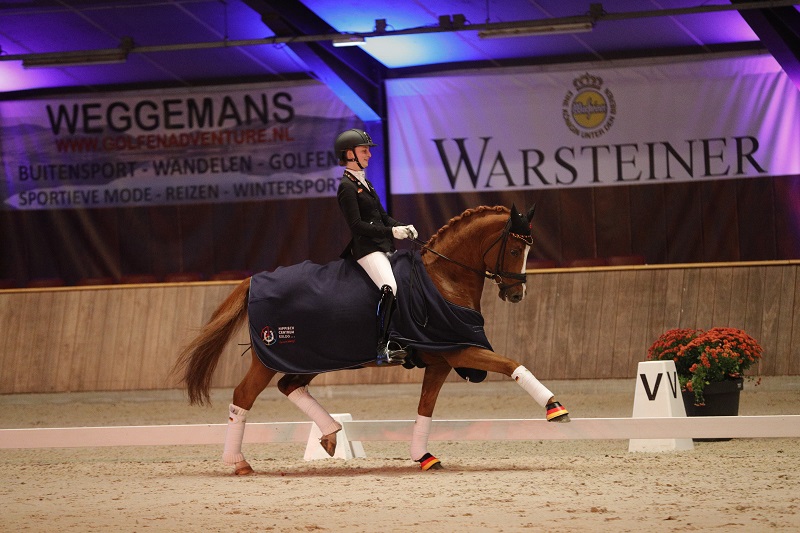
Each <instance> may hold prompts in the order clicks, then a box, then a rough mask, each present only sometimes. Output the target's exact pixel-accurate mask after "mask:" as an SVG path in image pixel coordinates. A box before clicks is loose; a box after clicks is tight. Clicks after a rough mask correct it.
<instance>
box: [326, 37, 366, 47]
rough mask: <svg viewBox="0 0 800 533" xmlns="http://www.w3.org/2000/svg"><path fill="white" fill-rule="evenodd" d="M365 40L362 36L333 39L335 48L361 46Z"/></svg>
mask: <svg viewBox="0 0 800 533" xmlns="http://www.w3.org/2000/svg"><path fill="white" fill-rule="evenodd" d="M364 42H365V39H364V37H362V36H361V35H342V36H341V37H336V38H334V39H333V46H336V47H341V46H361V45H362V44H364Z"/></svg>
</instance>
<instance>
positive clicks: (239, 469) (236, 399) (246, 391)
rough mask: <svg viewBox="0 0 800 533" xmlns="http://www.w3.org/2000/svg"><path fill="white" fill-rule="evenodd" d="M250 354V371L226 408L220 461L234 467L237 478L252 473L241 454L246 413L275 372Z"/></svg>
mask: <svg viewBox="0 0 800 533" xmlns="http://www.w3.org/2000/svg"><path fill="white" fill-rule="evenodd" d="M251 352H252V359H251V360H250V369H249V370H248V371H247V375H245V377H244V379H242V381H241V383H239V385H237V386H236V388H235V389H234V390H233V403H231V404H230V406H228V430H227V432H226V433H225V448H224V449H223V451H222V460H223V461H225V463H226V464H230V465H234V467H233V468H234V473H235V474H236V475H237V476H246V475H249V474H252V473H253V469H252V468H251V467H250V464H249V463H248V462H247V461H246V460H245V458H244V454H243V453H242V439H243V438H244V428H245V424H246V422H247V413H248V411H249V410H250V409H252V407H253V404H254V403H255V401H256V398H258V395H259V394H261V393H262V392H263V391H264V389H265V388H266V387H267V385H269V382H270V381H271V380H272V378H273V376H275V371H274V370H270V369H269V368H267V367H265V366H264V365H262V364H261V361H259V359H258V357H256V355H255V352H254V351H253V350H251Z"/></svg>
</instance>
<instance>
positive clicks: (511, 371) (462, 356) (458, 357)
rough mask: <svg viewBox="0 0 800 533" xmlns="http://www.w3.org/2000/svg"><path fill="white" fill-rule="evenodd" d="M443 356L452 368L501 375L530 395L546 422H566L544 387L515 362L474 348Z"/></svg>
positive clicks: (566, 415)
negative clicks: (477, 370)
mask: <svg viewBox="0 0 800 533" xmlns="http://www.w3.org/2000/svg"><path fill="white" fill-rule="evenodd" d="M444 357H445V358H446V359H447V362H448V363H450V365H451V366H453V367H454V368H457V367H465V368H477V369H479V370H486V371H487V372H498V373H500V374H505V375H506V376H508V377H510V378H511V379H513V380H514V381H516V382H517V383H518V384H519V386H520V387H522V389H523V390H524V391H525V392H527V393H528V394H530V395H531V397H532V398H533V399H534V401H535V402H536V403H538V404H539V405H541V406H542V407H544V408H545V411H546V418H547V421H548V422H569V411H567V409H566V408H565V407H564V406H563V405H561V403H560V402H559V401H558V400H557V399H556V397H555V396H554V395H553V393H552V392H550V390H549V389H548V388H547V387H545V386H544V385H542V383H541V382H540V381H539V380H538V379H536V376H534V375H533V374H532V373H531V371H530V370H528V369H527V368H525V367H524V366H522V365H521V364H520V363H519V362H517V361H514V360H513V359H509V358H508V357H503V356H502V355H499V354H497V353H495V352H493V351H491V350H486V349H484V348H477V347H470V348H466V349H464V350H460V351H458V352H447V353H446V354H444Z"/></svg>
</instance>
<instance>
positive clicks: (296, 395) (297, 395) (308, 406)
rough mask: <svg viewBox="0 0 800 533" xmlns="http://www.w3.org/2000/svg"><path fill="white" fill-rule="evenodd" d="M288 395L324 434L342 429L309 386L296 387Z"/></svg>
mask: <svg viewBox="0 0 800 533" xmlns="http://www.w3.org/2000/svg"><path fill="white" fill-rule="evenodd" d="M286 397H287V398H289V400H290V401H291V402H292V403H293V404H295V405H296V406H297V407H298V408H300V410H301V411H303V412H304V413H305V414H306V415H307V416H308V418H310V419H311V420H312V421H313V422H314V423H315V424H316V425H317V427H318V428H319V430H320V431H321V432H322V434H323V435H330V434H331V433H336V432H337V431H339V430H340V429H342V426H341V424H339V422H337V421H336V420H334V419H333V417H332V416H331V415H330V414H329V413H328V411H326V410H325V408H324V407H322V406H321V405H320V404H319V403H318V402H317V400H315V399H314V397H313V396H311V395H310V394H309V393H308V387H300V388H298V389H295V390H293V391H292V392H291V394H289V395H288V396H286Z"/></svg>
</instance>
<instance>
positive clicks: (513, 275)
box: [411, 219, 533, 290]
mask: <svg viewBox="0 0 800 533" xmlns="http://www.w3.org/2000/svg"><path fill="white" fill-rule="evenodd" d="M510 237H514V238H515V239H519V240H521V241H522V242H524V243H525V244H527V245H528V246H533V237H531V236H530V235H520V234H519V233H513V232H511V219H509V220H508V222H506V226H505V228H503V232H502V233H501V234H500V236H498V237H497V239H495V241H494V242H493V243H492V245H491V246H489V247H488V248H487V249H486V251H485V252H483V260H484V264H485V263H486V255H487V254H488V253H489V252H490V251H491V250H492V248H494V247H495V246H497V245H498V244H500V252H499V253H498V254H497V261H496V262H495V265H494V271H491V270H483V271H481V270H478V269H477V268H472V267H471V266H469V265H465V264H464V263H462V262H460V261H456V260H455V259H452V258H450V257H447V256H446V255H444V254H442V253H439V252H437V251H436V250H434V249H433V248H431V247H430V246H428V245H427V244H425V243H424V242H422V241H420V240H418V239H411V241H412V242H413V243H414V244H416V245H418V246H420V247H421V248H424V249H426V250H428V251H429V252H431V253H432V254H434V255H436V256H437V257H441V258H442V259H444V260H445V261H450V262H451V263H453V264H455V265H458V266H460V267H462V268H465V269H467V270H469V271H470V272H474V273H475V274H478V275H479V276H483V277H484V278H486V279H490V280H492V282H494V284H495V285H497V286H499V287H500V290H508V289H510V288H512V287H516V286H517V285H521V284H523V283H525V281H526V280H527V274H525V273H522V272H508V271H505V270H503V258H504V257H505V254H506V247H507V246H508V239H509V238H510ZM505 279H512V280H516V281H515V282H514V283H505V282H504V280H505Z"/></svg>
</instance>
